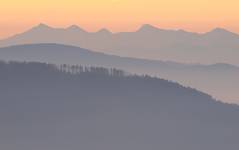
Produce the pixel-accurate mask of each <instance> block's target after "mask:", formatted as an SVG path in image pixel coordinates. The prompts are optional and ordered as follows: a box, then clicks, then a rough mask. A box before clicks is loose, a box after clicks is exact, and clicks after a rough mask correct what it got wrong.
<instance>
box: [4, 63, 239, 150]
mask: <svg viewBox="0 0 239 150" xmlns="http://www.w3.org/2000/svg"><path fill="white" fill-rule="evenodd" d="M0 72H1V73H0V97H1V100H0V120H1V125H0V133H1V134H0V149H2V150H76V149H82V150H96V149H97V150H128V149H130V150H156V149H163V150H236V149H238V148H239V143H238V139H239V130H238V126H239V120H238V116H239V106H238V105H232V104H225V103H222V102H219V101H216V100H215V99H213V98H212V97H211V96H209V95H208V94H205V93H202V92H199V91H197V90H194V89H191V88H185V87H183V86H181V85H179V84H177V83H172V82H169V81H167V80H162V79H159V78H155V77H150V76H138V75H127V73H124V72H123V71H121V70H117V69H105V68H98V67H85V66H69V65H62V66H61V67H59V66H55V65H52V64H46V63H33V62H31V63H26V62H25V63H19V62H10V63H6V62H0Z"/></svg>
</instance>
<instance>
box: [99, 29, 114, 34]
mask: <svg viewBox="0 0 239 150" xmlns="http://www.w3.org/2000/svg"><path fill="white" fill-rule="evenodd" d="M96 33H101V34H111V32H110V31H109V30H108V29H106V28H103V29H100V30H99V31H97V32H96Z"/></svg>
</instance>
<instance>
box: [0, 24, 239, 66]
mask: <svg viewBox="0 0 239 150" xmlns="http://www.w3.org/2000/svg"><path fill="white" fill-rule="evenodd" d="M32 43H61V44H66V45H74V46H80V47H82V48H87V49H92V50H95V51H99V52H106V53H111V54H116V55H120V56H126V57H140V58H148V59H156V60H172V61H176V62H186V63H202V64H205V63H210V64H211V63H229V64H234V65H239V59H238V56H239V35H237V34H235V33H232V32H229V31H227V30H225V29H221V28H216V29H214V30H212V31H210V32H208V33H205V34H197V33H191V32H186V31H183V30H164V29H159V28H155V27H153V26H151V25H144V26H142V27H141V28H140V29H139V30H137V31H135V32H122V33H111V32H109V31H108V30H106V29H102V30H100V31H98V32H95V33H89V32H86V31H84V30H83V29H81V28H79V27H77V26H71V27H69V28H66V29H58V28H52V27H49V26H47V25H44V24H40V25H39V26H36V27H34V28H32V29H30V30H28V31H26V32H24V33H21V34H18V35H16V36H13V37H10V38H8V39H5V40H2V41H0V46H2V47H3V46H10V45H17V44H32Z"/></svg>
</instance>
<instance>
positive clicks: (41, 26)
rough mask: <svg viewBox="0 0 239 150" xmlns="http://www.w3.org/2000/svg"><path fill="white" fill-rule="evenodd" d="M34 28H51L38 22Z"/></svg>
mask: <svg viewBox="0 0 239 150" xmlns="http://www.w3.org/2000/svg"><path fill="white" fill-rule="evenodd" d="M35 28H51V27H49V26H48V25H47V24H44V23H40V24H38V25H37V26H36V27H35Z"/></svg>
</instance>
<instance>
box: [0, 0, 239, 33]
mask: <svg viewBox="0 0 239 150" xmlns="http://www.w3.org/2000/svg"><path fill="white" fill-rule="evenodd" d="M238 6H239V0H0V38H4V37H7V36H10V35H13V34H15V33H19V32H22V31H24V30H26V29H28V28H30V27H32V26H35V25H37V24H39V23H46V24H48V25H50V26H54V27H67V26H69V25H71V24H76V25H79V26H81V27H83V28H84V29H86V30H88V31H96V30H98V29H99V28H102V27H105V28H109V29H110V30H111V31H113V32H118V31H133V30H136V29H137V28H138V27H139V26H140V25H142V24H146V23H147V24H152V25H155V26H158V27H161V28H172V29H179V28H180V29H185V30H188V31H195V32H206V31H208V30H211V29H212V28H215V27H223V28H227V29H229V30H231V31H235V32H238V33H239V9H238Z"/></svg>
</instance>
